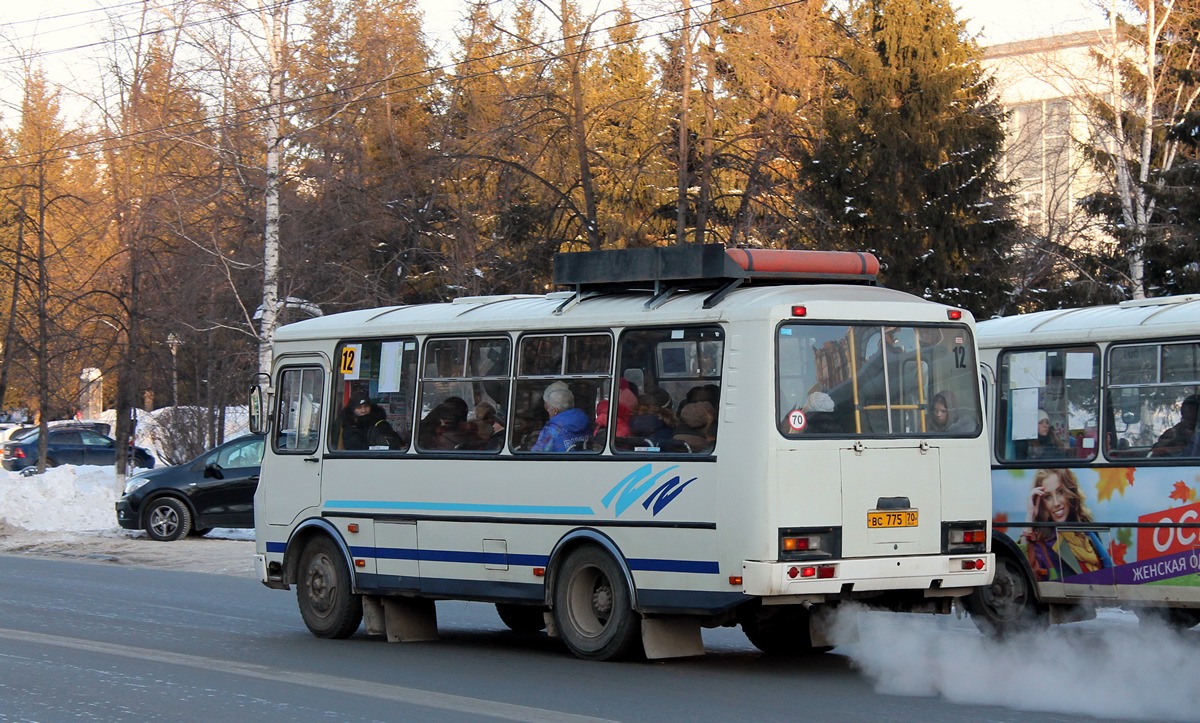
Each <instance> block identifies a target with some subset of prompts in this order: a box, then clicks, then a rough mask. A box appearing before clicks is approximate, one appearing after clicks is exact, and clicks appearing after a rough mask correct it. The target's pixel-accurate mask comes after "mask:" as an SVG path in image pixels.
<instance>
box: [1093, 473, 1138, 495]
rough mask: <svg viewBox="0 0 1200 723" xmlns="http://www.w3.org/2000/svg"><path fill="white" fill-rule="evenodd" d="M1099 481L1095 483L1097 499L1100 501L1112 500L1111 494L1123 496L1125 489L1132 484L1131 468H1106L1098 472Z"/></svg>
mask: <svg viewBox="0 0 1200 723" xmlns="http://www.w3.org/2000/svg"><path fill="white" fill-rule="evenodd" d="M1098 472H1099V473H1100V481H1099V482H1097V483H1096V492H1097V493H1098V494H1097V498H1098V499H1099V500H1100V501H1102V502H1103V501H1104V500H1109V499H1112V495H1113V492H1120V493H1121V496H1122V497H1124V496H1125V488H1126V487H1129V486H1131V485H1132V484H1133V467H1106V468H1104V469H1101V470H1098Z"/></svg>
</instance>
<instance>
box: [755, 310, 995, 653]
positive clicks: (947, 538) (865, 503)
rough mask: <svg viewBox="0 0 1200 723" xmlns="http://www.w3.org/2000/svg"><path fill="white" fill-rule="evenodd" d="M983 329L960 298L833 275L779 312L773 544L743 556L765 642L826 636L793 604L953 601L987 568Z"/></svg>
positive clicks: (985, 575) (902, 606) (946, 604)
mask: <svg viewBox="0 0 1200 723" xmlns="http://www.w3.org/2000/svg"><path fill="white" fill-rule="evenodd" d="M851 319H853V320H851ZM859 319H877V321H860V320H859ZM972 332H973V328H972V323H971V319H970V317H969V315H967V314H966V313H965V312H962V311H961V310H957V309H947V308H946V307H943V306H939V305H936V304H930V303H927V302H924V301H921V300H919V299H915V298H913V297H911V296H908V295H905V294H901V293H898V292H894V291H890V290H887V289H879V288H869V289H862V288H844V289H834V290H833V291H832V293H831V294H828V293H827V294H826V295H825V296H824V297H823V298H820V299H815V300H814V301H812V302H810V303H802V304H794V305H792V306H791V307H790V308H789V309H787V312H786V318H784V319H783V320H782V321H779V322H778V323H777V324H776V326H775V329H774V340H775V349H774V352H775V359H774V367H775V375H774V383H775V391H774V396H775V410H774V413H775V417H774V424H775V429H774V430H772V431H773V433H774V439H775V444H774V445H772V446H773V448H774V451H773V457H772V459H771V460H769V462H768V465H769V467H768V469H767V474H768V476H769V477H770V478H771V479H773V480H774V485H773V489H772V490H770V491H768V493H767V494H768V498H767V500H766V504H767V508H768V510H767V519H768V520H769V527H768V529H767V530H766V531H765V532H766V533H767V534H768V535H770V536H771V538H772V539H771V541H770V542H771V543H772V544H771V547H770V549H769V553H770V555H771V556H770V557H768V558H767V559H761V560H750V561H747V562H746V563H745V566H744V570H745V572H744V590H745V592H746V593H748V594H751V595H755V596H761V598H762V603H763V604H762V606H761V607H760V608H758V609H757V610H754V609H751V610H750V611H749V613H750V614H743V619H742V621H741V622H742V625H743V627H744V628H745V630H746V632H747V635H748V636H749V637H750V639H751V641H753V642H755V644H756V645H758V646H759V647H763V646H764V645H767V646H773V645H781V646H782V645H800V644H805V643H808V644H817V642H818V641H815V640H811V639H809V640H806V639H804V634H803V632H800V629H801V628H803V627H804V626H798V625H797V624H796V623H797V622H800V621H801V620H802V619H804V618H805V617H806V614H805V613H804V612H802V611H801V609H798V608H797V607H796V606H795V605H794V604H795V603H801V604H802V605H804V606H808V605H811V604H823V603H824V604H837V603H841V602H847V601H861V602H864V603H866V604H869V605H872V606H878V607H884V608H889V609H894V610H905V611H928V612H949V611H950V609H951V602H952V600H953V599H954V598H956V597H961V596H964V595H966V594H968V593H969V592H970V591H971V590H972V589H974V588H975V587H976V586H980V585H986V584H988V583H989V582H990V579H991V570H992V566H993V565H992V562H993V557H992V555H991V553H990V543H989V538H990V535H989V521H990V518H991V497H990V481H989V468H988V458H987V441H986V437H985V435H984V434H983V417H982V414H981V410H980V408H981V405H980V393H979V374H978V367H977V363H976V352H975V341H974V337H973V333H972ZM789 636H790V637H789ZM772 641H774V642H772Z"/></svg>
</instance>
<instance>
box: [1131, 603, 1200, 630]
mask: <svg viewBox="0 0 1200 723" xmlns="http://www.w3.org/2000/svg"><path fill="white" fill-rule="evenodd" d="M1134 613H1135V614H1136V615H1137V619H1138V624H1139V625H1165V626H1167V627H1169V628H1171V629H1173V630H1187V629H1188V628H1191V627H1193V626H1195V625H1196V624H1197V623H1200V610H1193V609H1191V608H1150V607H1142V608H1137V609H1136V610H1135V611H1134Z"/></svg>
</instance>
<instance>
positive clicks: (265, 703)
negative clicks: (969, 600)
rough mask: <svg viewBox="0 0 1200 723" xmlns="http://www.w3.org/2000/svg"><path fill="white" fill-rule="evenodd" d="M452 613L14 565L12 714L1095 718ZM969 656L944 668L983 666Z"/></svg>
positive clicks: (726, 648)
mask: <svg viewBox="0 0 1200 723" xmlns="http://www.w3.org/2000/svg"><path fill="white" fill-rule="evenodd" d="M146 544H148V545H159V546H161V545H160V543H152V542H149V541H146ZM166 549H169V550H170V551H171V554H173V555H178V554H179V551H180V550H182V549H184V548H180V547H170V548H166ZM438 616H439V627H440V630H441V634H442V639H441V640H439V641H437V642H430V643H410V644H389V643H386V642H384V641H383V639H382V638H373V637H369V636H366V635H365V634H363V633H361V631H360V633H359V634H358V635H357V636H355V637H353V638H351V639H349V640H344V641H330V640H319V639H317V638H314V637H313V636H311V635H310V634H309V633H308V632H307V630H306V629H305V628H304V626H303V624H302V622H301V620H300V617H299V613H298V612H297V610H296V606H295V599H294V596H293V595H292V594H291V593H287V592H282V591H273V590H268V589H267V588H265V587H263V586H262V585H261V584H259V583H258V582H257V581H256V580H254V579H252V578H249V577H246V576H244V575H242V574H209V573H197V572H181V571H174V570H166V569H154V568H148V567H135V566H129V565H121V564H111V562H109V563H107V564H105V563H97V562H77V561H71V560H64V559H50V558H45V557H35V556H30V555H22V554H0V720H36V721H68V720H70V721H77V720H80V719H84V720H98V721H123V720H128V721H181V720H197V721H200V720H204V721H213V720H234V719H237V720H255V721H260V722H265V721H300V720H305V721H307V720H314V721H315V720H322V721H328V720H337V721H359V720H379V721H392V720H421V721H426V720H428V721H440V720H454V721H462V720H493V719H500V720H529V721H571V720H619V721H730V720H762V721H766V720H785V719H786V720H796V719H799V720H815V721H824V720H828V721H841V720H858V719H866V718H870V719H879V720H889V721H960V720H962V721H966V720H970V721H979V720H992V721H1067V720H1081V719H1083V716H1080V715H1074V714H1069V713H1064V712H1058V713H1055V712H1048V713H1039V712H1037V711H1036V710H1033V711H1030V710H1018V709H1016V708H1015V707H1011V706H1009V705H1007V704H1005V702H1004V697H1003V696H1000V699H999V700H998V701H996V702H998V703H999V704H998V705H980V704H977V703H973V702H971V701H970V700H969V699H968V700H967V701H965V702H952V699H955V698H960V697H961V696H955V695H953V694H945V693H937V692H934V693H931V694H926V695H914V694H906V695H894V694H891V693H890V692H882V691H886V690H888V689H891V690H893V691H894V690H895V689H896V684H897V683H902V682H903V681H898V680H890V681H889V680H888V677H889V675H890V676H892V677H895V675H896V674H895V673H888V672H887V671H883V672H882V673H880V672H878V671H876V672H875V673H872V674H868V673H866V672H864V670H863V669H862V664H861V663H860V662H859V661H857V660H856V659H855V658H854V657H851V656H850V655H847V654H843V653H842V652H841V651H842V649H841V648H839V649H838V650H835V651H834V652H833V653H830V654H826V655H820V656H815V657H811V658H806V659H801V660H779V659H773V658H769V657H766V656H763V655H761V654H760V653H758V652H757V651H756V650H755V649H754V648H752V647H751V646H750V645H749V644H748V643H747V642H746V640H745V637H744V636H743V635H742V634H741V632H740V631H738V630H737V629H720V630H714V631H706V633H705V640H706V646H707V651H708V653H707V655H706V656H705V657H702V658H695V659H687V660H674V661H661V662H653V663H647V662H640V663H589V662H583V661H579V660H576V659H574V658H572V657H571V656H570V655H569V654H568V653H567V652H566V651H565V649H564V648H563V647H562V646H561V644H559V643H558V642H557V641H555V640H552V639H549V638H547V637H545V636H544V635H541V634H539V635H521V634H517V633H513V632H510V631H508V630H507V629H505V628H504V626H503V624H502V623H501V622H500V620H499V618H498V617H497V616H496V614H495V611H494V609H493V608H492V606H490V605H485V604H482V603H463V602H444V603H438ZM905 617H913V616H905ZM963 622H964V621H958V622H957V623H954V622H946V623H939V625H941V627H938V628H934V629H931V631H932V632H931V633H930V634H932V635H933V636H935V637H941V638H946V640H948V641H949V645H950V648H951V649H954V648H958V647H960V642H963V641H971V640H974V641H976V643H975V644H978V636H977V635H976V634H974V633H973V631H971V629H970V628H969V624H967V627H965V628H964V627H963V624H962V623H963ZM862 644H865V645H874V644H875V643H873V642H871V641H868V642H866V643H862ZM964 653H967V656H966V657H964V659H963V660H961V661H954V660H946V661H943V663H949V664H951V665H952V666H959V665H961V666H964V667H966V666H970V665H971V664H972V662H973V661H972V660H970V659H969V651H968V650H964ZM913 654H914V655H915V656H920V655H921V653H920V651H914V652H913ZM927 662H928V661H926V662H922V660H921V659H920V658H919V657H915V658H914V659H913V660H911V661H903V662H902V665H901V669H905V668H911V667H912V666H920V665H925V664H927ZM978 662H979V661H974V663H975V664H978ZM872 665H874V663H871V662H870V661H868V662H867V666H868V667H871V666H872ZM1193 670H1194V669H1193ZM982 675H984V673H980V676H982ZM980 676H976V677H980ZM901 677H903V676H901ZM969 677H970V676H969V675H968V678H969ZM979 682H980V683H981V684H982V683H986V681H979ZM989 702H991V701H990V699H989ZM1025 707H1028V706H1025ZM1051 710H1052V709H1051Z"/></svg>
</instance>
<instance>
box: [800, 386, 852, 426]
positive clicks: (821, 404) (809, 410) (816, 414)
mask: <svg viewBox="0 0 1200 723" xmlns="http://www.w3.org/2000/svg"><path fill="white" fill-rule="evenodd" d="M836 410H837V406H836V405H835V404H834V403H833V397H831V396H829V395H828V394H826V393H825V392H821V391H817V392H812V393H810V394H809V395H808V399H806V400H804V406H803V407H802V408H801V411H803V412H804V420H805V425H804V429H805V431H807V432H810V433H812V434H836V433H838V432H840V431H842V425H841V424H839V423H838V420H837V415H836V414H835V412H836Z"/></svg>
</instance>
